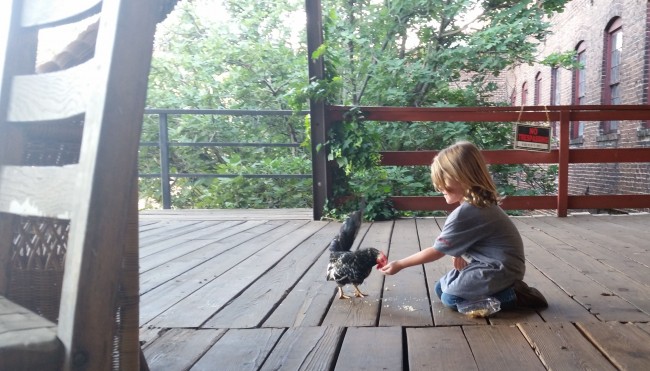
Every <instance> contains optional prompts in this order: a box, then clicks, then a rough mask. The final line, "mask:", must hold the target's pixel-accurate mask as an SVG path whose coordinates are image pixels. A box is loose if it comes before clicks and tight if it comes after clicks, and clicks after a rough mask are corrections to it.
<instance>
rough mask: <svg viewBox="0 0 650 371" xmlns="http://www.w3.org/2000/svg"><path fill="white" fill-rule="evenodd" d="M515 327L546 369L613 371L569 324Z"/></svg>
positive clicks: (613, 368)
mask: <svg viewBox="0 0 650 371" xmlns="http://www.w3.org/2000/svg"><path fill="white" fill-rule="evenodd" d="M518 327H519V328H520V329H521V331H522V333H523V334H524V336H525V337H526V339H527V340H528V342H529V343H530V345H531V346H532V347H533V348H534V349H535V351H536V352H537V354H539V357H540V358H541V360H542V362H544V365H545V366H546V367H547V368H548V369H551V370H560V369H561V370H578V369H580V370H615V369H616V368H615V367H614V366H612V365H611V363H610V362H609V361H608V360H607V359H606V358H605V357H604V356H603V355H602V354H601V353H600V352H599V351H598V349H596V348H594V346H593V345H592V344H591V343H590V342H589V340H587V339H586V338H585V337H583V336H582V335H581V334H580V332H579V331H578V330H577V329H576V328H575V327H574V326H573V324H571V323H569V322H555V323H546V324H543V323H542V324H537V323H524V324H520V325H518Z"/></svg>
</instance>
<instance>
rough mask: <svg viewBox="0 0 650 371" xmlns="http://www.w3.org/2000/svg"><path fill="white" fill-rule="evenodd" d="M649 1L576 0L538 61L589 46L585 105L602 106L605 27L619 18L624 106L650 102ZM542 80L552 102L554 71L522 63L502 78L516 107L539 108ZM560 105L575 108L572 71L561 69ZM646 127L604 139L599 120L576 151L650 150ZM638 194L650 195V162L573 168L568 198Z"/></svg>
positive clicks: (543, 99) (545, 100) (545, 98)
mask: <svg viewBox="0 0 650 371" xmlns="http://www.w3.org/2000/svg"><path fill="white" fill-rule="evenodd" d="M648 9H649V3H648V1H645V0H644V1H641V0H626V1H623V0H614V1H606V0H574V1H571V2H570V3H568V4H567V7H566V9H565V11H564V12H563V13H560V14H558V15H556V16H554V17H553V18H552V19H551V20H550V21H551V23H552V25H553V27H552V31H553V34H552V35H551V36H550V37H549V38H548V39H547V41H546V42H545V43H544V44H543V45H540V48H539V51H540V54H539V59H540V60H541V59H543V58H544V57H545V56H546V55H548V54H550V53H553V52H564V51H568V50H574V49H575V48H576V46H577V45H578V43H579V42H581V41H582V42H584V43H585V45H586V70H585V71H586V97H585V98H586V102H585V103H584V104H596V105H597V104H603V103H604V102H603V80H604V79H603V74H604V72H603V70H604V58H603V51H604V48H605V40H606V28H607V26H608V24H609V23H610V21H611V20H612V19H613V18H614V17H620V18H621V20H622V24H623V25H622V30H623V47H622V57H621V58H622V59H621V66H620V68H621V83H620V87H621V88H620V89H621V99H622V102H621V103H622V104H648V75H649V73H648V69H649V68H648V54H649V53H648V50H649V45H648V42H649V40H650V20H649V19H648V14H649V10H648ZM537 73H540V76H541V96H540V100H539V101H540V104H541V105H549V104H550V103H551V68H550V67H547V66H542V65H533V66H529V65H523V66H517V67H515V68H513V69H512V70H511V71H508V72H507V73H505V74H504V75H503V85H502V88H503V92H502V93H501V96H507V97H510V96H511V94H512V93H513V91H514V92H515V96H516V100H515V104H516V105H521V104H523V105H533V104H534V88H533V87H534V86H535V76H536V75H537ZM558 76H559V79H558V81H559V82H558V84H559V88H560V100H559V102H558V103H559V104H572V103H573V100H572V97H573V89H572V88H573V87H572V85H573V71H570V70H566V69H560V70H559V74H558ZM524 82H526V83H527V86H528V99H527V101H526V102H522V93H521V88H522V84H523V83H524ZM646 125H647V124H646V123H644V122H639V121H622V122H620V123H619V127H618V132H617V133H615V134H614V135H602V133H601V130H600V122H586V123H585V126H584V134H583V137H582V138H579V139H578V140H575V141H573V142H572V145H571V146H572V148H599V147H635V146H650V134H649V133H648V130H647V129H646ZM587 187H588V190H589V194H592V195H597V194H634V193H644V194H648V193H650V164H647V163H642V164H625V163H621V164H575V165H570V170H569V194H584V193H585V192H586V191H587Z"/></svg>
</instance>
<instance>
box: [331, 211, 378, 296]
mask: <svg viewBox="0 0 650 371" xmlns="http://www.w3.org/2000/svg"><path fill="white" fill-rule="evenodd" d="M362 214H363V211H362V210H358V211H355V212H353V213H351V214H350V216H348V218H347V219H346V220H345V222H344V223H343V225H342V226H341V229H340V230H339V234H338V235H337V236H336V237H334V238H333V239H332V241H331V242H330V244H329V249H330V251H331V252H330V262H329V264H328V265H327V280H328V281H335V282H336V284H337V285H338V289H339V299H349V298H350V297H349V296H347V295H345V294H344V293H343V286H345V285H347V284H352V285H353V286H354V296H356V297H361V298H362V297H364V296H366V294H364V293H362V292H361V291H360V290H359V287H358V286H359V285H360V284H362V283H363V281H364V280H365V279H366V278H368V276H369V275H370V272H371V271H372V267H374V266H375V265H377V269H380V268H382V267H383V266H384V265H386V263H387V262H388V259H387V258H386V255H384V253H383V252H381V251H379V250H377V249H375V248H372V247H370V248H365V249H359V250H357V251H350V249H351V248H352V244H353V243H354V239H355V238H356V237H357V235H358V234H359V228H361V219H362V218H361V217H362Z"/></svg>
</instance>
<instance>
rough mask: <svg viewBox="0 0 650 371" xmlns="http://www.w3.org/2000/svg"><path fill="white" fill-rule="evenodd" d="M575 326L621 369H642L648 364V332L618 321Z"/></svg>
mask: <svg viewBox="0 0 650 371" xmlns="http://www.w3.org/2000/svg"><path fill="white" fill-rule="evenodd" d="M576 326H577V327H578V328H579V329H580V330H581V331H582V333H583V334H585V336H587V338H588V339H589V340H591V342H592V343H593V344H594V345H595V346H596V347H597V348H598V349H600V351H601V352H602V353H603V354H604V355H605V356H606V357H607V358H608V359H609V360H610V362H612V363H613V364H614V365H615V366H616V367H618V368H619V369H621V370H643V369H647V368H648V366H650V334H648V333H647V332H645V331H643V330H641V329H640V328H639V327H637V326H635V325H633V324H630V323H627V324H623V323H620V322H607V323H603V322H599V323H577V324H576Z"/></svg>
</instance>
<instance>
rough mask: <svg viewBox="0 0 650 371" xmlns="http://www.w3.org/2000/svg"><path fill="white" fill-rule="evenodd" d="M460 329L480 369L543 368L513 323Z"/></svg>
mask: <svg viewBox="0 0 650 371" xmlns="http://www.w3.org/2000/svg"><path fill="white" fill-rule="evenodd" d="M463 331H464V332H465V337H466V338H467V342H468V343H469V346H470V348H471V349H472V352H471V354H472V355H474V360H475V361H476V364H477V365H478V366H479V369H481V370H486V371H501V370H522V371H524V370H526V371H528V370H540V371H543V370H545V368H544V365H542V362H541V361H540V360H539V358H537V355H536V354H535V352H534V351H533V350H532V349H531V348H530V345H528V343H527V342H526V339H525V338H524V336H522V334H521V332H520V331H519V330H518V329H517V328H516V327H514V326H464V327H463ZM467 356H468V357H471V355H470V354H467Z"/></svg>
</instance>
